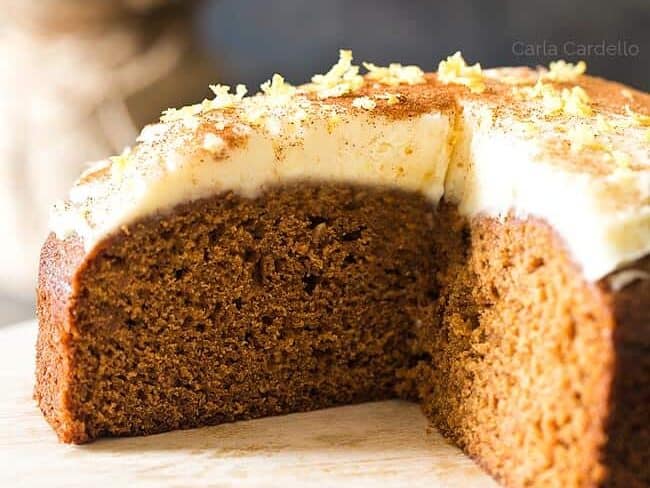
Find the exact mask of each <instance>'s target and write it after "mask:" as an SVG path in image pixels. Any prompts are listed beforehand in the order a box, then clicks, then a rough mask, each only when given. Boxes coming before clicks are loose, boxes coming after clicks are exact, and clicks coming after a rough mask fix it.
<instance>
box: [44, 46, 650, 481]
mask: <svg viewBox="0 0 650 488" xmlns="http://www.w3.org/2000/svg"><path fill="white" fill-rule="evenodd" d="M365 66H366V70H367V71H368V73H367V74H366V75H365V76H361V75H359V68H358V67H357V66H355V65H354V64H353V63H352V58H351V53H349V52H348V51H342V52H341V58H340V60H339V62H338V63H337V64H336V65H334V67H333V68H332V69H331V70H330V71H329V72H328V73H326V74H324V75H316V76H315V77H314V78H313V79H312V83H310V84H308V85H303V86H300V87H293V86H291V85H289V84H287V83H286V82H285V81H284V80H283V79H282V77H280V76H279V75H275V76H274V77H273V78H272V80H270V81H269V82H267V83H265V84H263V85H262V87H261V90H262V93H260V94H257V95H254V96H249V97H246V96H245V89H244V87H242V86H239V87H237V88H236V89H235V91H234V93H232V92H230V91H229V90H228V88H227V87H222V86H214V87H212V88H213V91H214V92H215V98H214V99H212V100H205V101H203V102H202V103H200V104H197V105H194V106H190V107H184V108H181V109H178V110H168V111H167V112H165V113H164V114H163V117H162V118H161V121H160V122H159V123H157V124H153V125H150V126H148V127H146V128H145V129H144V130H143V132H142V134H141V135H140V138H139V139H138V143H137V144H136V145H135V146H134V147H133V148H131V149H127V150H125V152H124V153H123V154H121V155H120V156H116V157H114V158H110V159H109V160H107V161H102V162H99V163H97V164H95V165H93V166H92V167H91V168H89V169H88V170H87V171H86V172H85V173H84V174H83V175H82V176H81V177H80V179H79V181H78V182H77V184H76V185H75V186H74V187H73V188H72V190H71V192H70V195H69V198H68V199H67V200H66V201H65V202H62V203H61V204H58V205H57V206H55V208H54V210H53V214H52V221H51V222H52V225H51V228H52V234H51V235H50V236H49V238H48V240H47V242H46V243H45V245H44V247H43V252H42V256H41V265H40V277H39V285H38V316H39V326H40V331H39V338H38V344H37V384H36V390H35V392H36V398H37V400H38V403H39V406H40V408H41V410H42V411H43V413H44V415H45V417H46V419H47V420H48V422H49V423H50V424H51V425H52V426H53V428H54V430H55V431H56V433H57V435H58V436H59V438H60V439H61V440H62V441H64V442H74V443H84V442H88V441H91V440H93V439H97V438H99V437H104V436H125V435H143V434H152V433H157V432H163V431H167V430H172V429H178V428H190V427H198V426H203V425H213V424H217V423H221V422H228V421H234V420H240V419H250V418H255V417H261V416H268V415H277V414H284V413H290V412H297V411H307V410H312V409H317V408H324V407H328V406H333V405H341V404H345V403H352V402H362V401H370V400H380V399H386V398H395V397H399V398H404V399H410V400H414V401H418V402H420V403H421V405H422V407H423V411H424V413H425V414H426V415H427V418H428V419H429V420H430V421H431V422H432V424H433V425H434V426H435V427H436V428H438V429H439V430H440V431H441V432H442V433H443V434H444V435H445V436H447V437H448V438H450V439H451V440H453V441H454V442H455V443H456V444H457V445H459V446H460V447H461V448H462V449H463V450H464V451H465V452H466V453H468V454H469V455H470V456H472V457H473V458H474V459H476V460H477V461H478V462H479V463H480V464H481V466H483V467H484V468H485V469H486V470H487V471H488V472H489V473H490V474H491V475H493V476H494V477H495V478H496V479H498V480H500V481H502V482H503V483H504V484H505V485H507V486H514V487H518V486H532V485H534V486H595V485H599V486H600V485H610V486H645V485H647V484H648V483H650V471H649V468H648V466H650V448H649V446H650V442H649V441H650V431H649V429H648V425H647V419H648V418H650V401H649V400H650V354H649V353H650V255H649V253H650V135H649V134H650V132H649V131H650V129H649V128H648V127H649V126H650V116H649V115H648V113H649V111H650V96H648V95H647V94H644V93H641V92H638V91H635V90H632V89H630V88H626V87H624V86H622V85H619V84H616V83H612V82H608V81H604V80H601V79H597V78H592V77H589V76H586V75H584V74H583V71H584V66H582V65H570V64H567V63H563V62H558V63H555V64H552V66H551V69H550V70H537V71H534V70H530V69H528V68H499V69H493V70H486V71H482V70H481V68H480V66H478V65H474V66H468V65H466V64H465V62H464V60H463V59H462V57H461V56H460V55H459V54H456V55H454V56H451V57H449V58H448V59H447V60H445V61H443V62H441V63H440V66H439V69H438V72H437V73H424V72H422V71H421V70H420V69H419V68H417V67H415V66H401V65H398V64H393V65H390V66H389V67H378V66H375V65H372V64H368V63H366V64H365Z"/></svg>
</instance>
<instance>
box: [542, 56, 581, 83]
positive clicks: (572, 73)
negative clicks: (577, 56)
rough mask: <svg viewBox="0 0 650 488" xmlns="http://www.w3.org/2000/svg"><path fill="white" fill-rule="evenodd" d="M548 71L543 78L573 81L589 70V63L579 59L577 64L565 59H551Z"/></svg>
mask: <svg viewBox="0 0 650 488" xmlns="http://www.w3.org/2000/svg"><path fill="white" fill-rule="evenodd" d="M548 68H549V69H548V71H547V72H546V73H544V74H543V75H542V76H541V78H542V79H544V80H550V81H560V82H562V81H573V80H575V79H576V78H577V77H578V76H580V75H582V74H584V73H585V71H587V63H585V62H584V61H579V62H578V63H577V64H573V63H567V62H566V61H564V60H563V59H559V60H557V61H551V63H550V64H549V66H548Z"/></svg>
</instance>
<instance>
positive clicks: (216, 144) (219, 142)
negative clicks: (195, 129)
mask: <svg viewBox="0 0 650 488" xmlns="http://www.w3.org/2000/svg"><path fill="white" fill-rule="evenodd" d="M224 145H225V142H224V140H223V139H222V138H221V137H219V136H218V135H216V134H213V133H212V132H208V133H207V134H206V135H205V137H204V138H203V149H205V150H206V151H209V152H211V153H216V152H218V151H220V150H221V149H223V147H224Z"/></svg>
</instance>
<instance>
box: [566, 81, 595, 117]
mask: <svg viewBox="0 0 650 488" xmlns="http://www.w3.org/2000/svg"><path fill="white" fill-rule="evenodd" d="M562 101H563V110H564V113H566V114H569V115H579V116H582V117H589V116H590V115H592V114H593V110H592V109H591V106H590V105H589V104H590V102H591V100H590V98H589V95H587V92H586V91H584V89H583V88H581V87H579V86H574V87H573V88H571V89H570V90H569V89H568V88H564V89H562Z"/></svg>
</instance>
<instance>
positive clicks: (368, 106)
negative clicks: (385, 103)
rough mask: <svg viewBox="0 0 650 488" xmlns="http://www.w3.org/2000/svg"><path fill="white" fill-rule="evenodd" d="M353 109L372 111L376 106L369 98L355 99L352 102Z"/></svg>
mask: <svg viewBox="0 0 650 488" xmlns="http://www.w3.org/2000/svg"><path fill="white" fill-rule="evenodd" d="M352 106H353V107H354V108H362V109H364V110H372V109H373V108H375V107H376V106H377V102H375V101H374V100H372V99H371V98H370V97H357V98H355V99H354V101H353V102H352Z"/></svg>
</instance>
